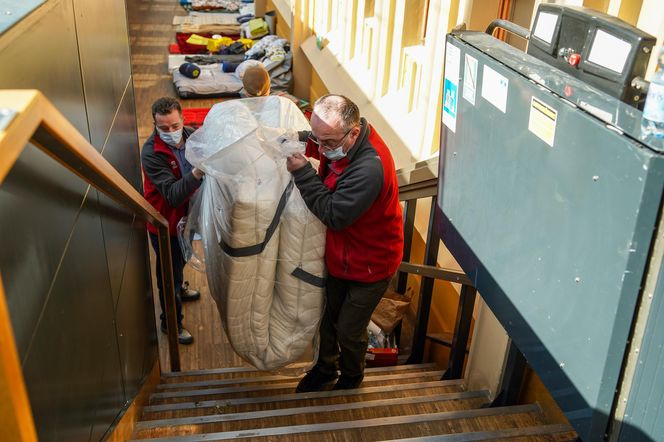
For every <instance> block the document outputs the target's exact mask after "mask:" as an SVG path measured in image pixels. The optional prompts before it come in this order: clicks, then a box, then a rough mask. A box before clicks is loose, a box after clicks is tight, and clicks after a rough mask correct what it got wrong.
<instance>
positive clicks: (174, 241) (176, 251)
mask: <svg viewBox="0 0 664 442" xmlns="http://www.w3.org/2000/svg"><path fill="white" fill-rule="evenodd" d="M148 233H149V234H150V242H151V243H152V248H153V249H154V252H155V253H156V254H157V287H158V288H159V305H160V306H161V315H160V316H159V317H160V318H161V322H162V323H166V316H164V293H163V288H162V287H163V283H162V280H161V258H160V257H159V237H158V236H157V235H156V234H154V233H152V232H148ZM171 258H172V259H171V261H172V266H173V284H175V309H176V311H177V315H178V324H180V325H182V318H183V316H182V301H181V300H180V289H181V287H182V282H183V280H184V265H185V264H186V262H185V260H184V257H183V256H182V250H181V249H180V242H179V241H178V238H177V236H171Z"/></svg>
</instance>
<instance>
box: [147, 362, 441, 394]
mask: <svg viewBox="0 0 664 442" xmlns="http://www.w3.org/2000/svg"><path fill="white" fill-rule="evenodd" d="M422 365H425V364H422ZM428 365H433V366H434V367H431V368H435V364H428ZM376 368H387V367H376ZM424 368H429V367H420V368H416V369H424ZM370 370H371V369H365V370H364V372H365V373H367V372H368V373H370V374H373V373H382V372H391V371H402V370H380V371H378V370H371V371H370ZM403 371H405V370H403ZM437 371H441V370H437ZM430 372H431V370H429V371H414V372H409V373H408V375H410V377H416V376H415V374H417V373H430ZM257 373H264V372H257ZM396 375H397V374H394V376H396ZM398 375H399V376H401V377H403V375H404V373H401V374H398ZM384 376H387V375H384ZM297 377H299V375H298V376H288V375H270V376H258V377H242V378H227V379H208V380H205V381H195V382H172V383H166V384H160V385H159V386H157V391H158V392H165V391H168V390H175V389H177V388H196V387H205V386H208V385H228V384H244V383H249V382H268V381H273V380H283V379H294V378H297ZM375 377H376V376H368V377H366V378H365V380H368V379H371V378H375Z"/></svg>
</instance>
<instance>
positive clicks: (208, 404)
mask: <svg viewBox="0 0 664 442" xmlns="http://www.w3.org/2000/svg"><path fill="white" fill-rule="evenodd" d="M461 385H463V380H462V379H451V380H447V381H431V382H416V383H413V384H401V385H386V386H377V387H364V388H358V389H355V390H336V391H315V392H310V393H291V394H285V395H283V394H282V395H277V396H259V397H250V398H228V399H216V400H208V401H197V402H179V403H175V404H160V405H149V406H146V407H144V408H143V413H159V412H162V411H177V410H190V409H191V410H194V409H201V408H212V407H214V406H217V405H233V406H235V405H245V404H260V403H262V402H273V401H277V400H281V401H295V400H301V399H302V400H303V399H317V398H327V397H336V396H357V395H361V394H372V393H383V392H385V391H405V390H419V389H422V388H435V387H454V386H461Z"/></svg>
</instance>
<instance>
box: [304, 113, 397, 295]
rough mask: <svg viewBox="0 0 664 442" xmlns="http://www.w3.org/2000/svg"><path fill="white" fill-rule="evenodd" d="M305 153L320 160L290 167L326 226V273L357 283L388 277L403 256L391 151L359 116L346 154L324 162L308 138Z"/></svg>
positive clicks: (306, 198) (394, 171)
mask: <svg viewBox="0 0 664 442" xmlns="http://www.w3.org/2000/svg"><path fill="white" fill-rule="evenodd" d="M306 154H307V155H308V156H312V157H315V158H318V159H320V166H319V169H318V173H316V171H315V170H314V169H313V167H311V165H306V166H305V167H303V168H301V169H299V170H296V171H294V173H293V176H294V177H295V184H296V185H297V187H298V189H299V190H300V193H301V194H302V198H303V199H304V201H305V203H306V204H307V207H309V209H310V210H311V211H312V212H313V213H314V215H316V216H317V217H318V218H319V219H320V220H321V221H322V222H323V223H324V224H325V225H326V226H327V227H328V229H327V243H326V248H325V262H326V264H327V269H328V272H329V274H330V275H332V276H335V277H337V278H341V279H347V280H352V281H359V282H376V281H379V280H382V279H385V278H388V277H391V276H392V275H394V273H395V272H396V270H397V268H398V267H399V264H400V263H401V259H402V257H403V217H402V211H401V205H400V204H399V186H398V184H397V176H396V170H395V167H394V160H393V159H392V154H391V153H390V151H389V149H388V148H387V146H386V145H385V142H384V141H383V140H382V139H381V138H380V136H379V135H378V134H377V133H376V131H375V130H374V129H373V128H372V127H371V126H369V125H368V123H367V122H366V121H365V120H364V119H362V130H361V132H360V135H359V136H358V139H357V141H356V142H355V145H353V147H351V149H349V151H348V153H347V156H346V157H345V158H343V159H341V160H338V161H335V162H330V161H328V160H327V158H325V157H324V156H320V155H319V154H318V149H317V147H316V146H315V145H314V144H313V143H311V142H309V143H308V144H307V151H306Z"/></svg>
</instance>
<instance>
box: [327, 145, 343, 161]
mask: <svg viewBox="0 0 664 442" xmlns="http://www.w3.org/2000/svg"><path fill="white" fill-rule="evenodd" d="M323 155H325V158H327V159H328V160H330V161H337V160H340V159H342V158H343V157H345V156H346V152H344V145H343V144H341V146H338V147H336V148H334V149H331V150H326V151H324V152H323Z"/></svg>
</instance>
